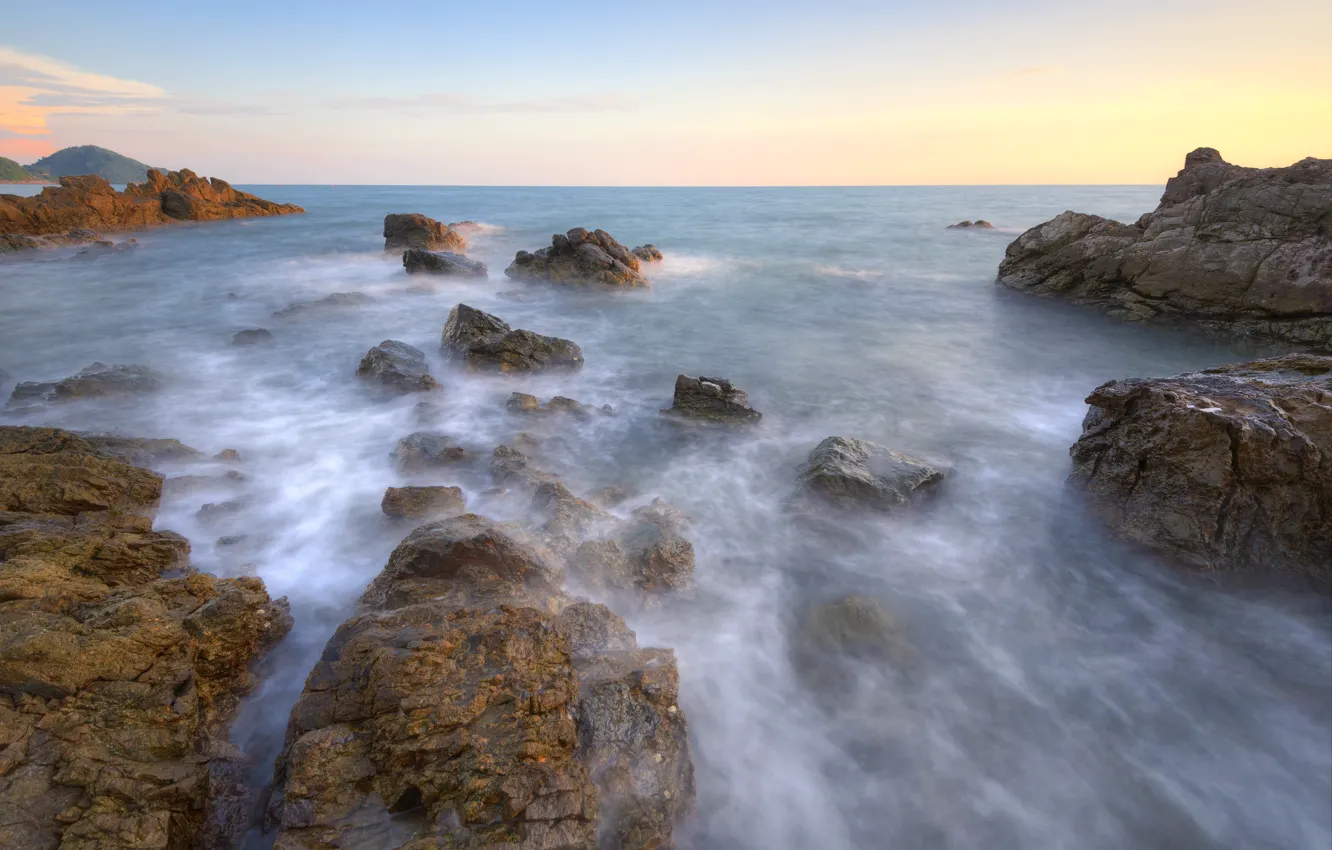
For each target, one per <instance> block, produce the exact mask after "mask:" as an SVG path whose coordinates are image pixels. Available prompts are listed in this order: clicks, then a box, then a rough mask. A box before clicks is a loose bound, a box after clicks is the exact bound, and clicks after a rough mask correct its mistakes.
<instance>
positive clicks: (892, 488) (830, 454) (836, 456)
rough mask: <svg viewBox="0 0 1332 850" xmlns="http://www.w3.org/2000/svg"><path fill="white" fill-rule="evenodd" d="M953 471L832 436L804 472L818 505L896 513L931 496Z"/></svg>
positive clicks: (806, 487)
mask: <svg viewBox="0 0 1332 850" xmlns="http://www.w3.org/2000/svg"><path fill="white" fill-rule="evenodd" d="M947 477H948V470H947V469H944V468H941V467H937V466H934V465H931V464H929V463H926V462H925V461H923V460H921V459H919V458H915V457H912V456H911V455H906V454H902V453H901V452H895V451H893V450H892V449H888V448H884V447H883V446H880V445H878V444H876V443H871V442H869V441H868V440H853V439H850V438H847V437H829V438H828V439H826V440H824V441H823V442H821V443H819V444H818V445H817V446H815V447H814V450H813V451H812V452H810V453H809V459H808V460H807V461H806V462H805V466H804V468H803V469H801V471H800V485H801V487H802V488H803V489H804V493H805V495H806V496H808V497H812V500H813V501H817V502H819V503H822V504H825V505H831V506H834V507H837V508H842V509H851V510H854V509H863V508H868V509H871V510H876V511H884V512H889V511H894V510H897V509H898V508H902V507H905V506H906V505H908V504H910V503H912V502H916V501H919V500H920V499H922V498H924V497H926V496H928V495H930V494H932V493H933V492H934V490H935V488H937V487H938V486H939V485H941V484H942V483H943V482H944V480H945V479H947Z"/></svg>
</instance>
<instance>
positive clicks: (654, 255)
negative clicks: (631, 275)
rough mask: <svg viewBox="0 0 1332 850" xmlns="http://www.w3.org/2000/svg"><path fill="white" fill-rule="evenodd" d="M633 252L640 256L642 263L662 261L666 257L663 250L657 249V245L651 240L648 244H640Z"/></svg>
mask: <svg viewBox="0 0 1332 850" xmlns="http://www.w3.org/2000/svg"><path fill="white" fill-rule="evenodd" d="M633 254H634V256H635V257H637V258H638V260H639V262H640V263H660V262H661V261H662V260H664V259H666V258H665V257H664V256H662V253H661V251H659V250H657V246H656V245H653V244H652V243H651V242H649V243H648V244H646V245H639V246H638V247H637V248H635V249H634V250H633Z"/></svg>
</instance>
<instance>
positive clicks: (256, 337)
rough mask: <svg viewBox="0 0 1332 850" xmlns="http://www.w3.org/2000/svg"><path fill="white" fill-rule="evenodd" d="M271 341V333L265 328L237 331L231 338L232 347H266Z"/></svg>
mask: <svg viewBox="0 0 1332 850" xmlns="http://www.w3.org/2000/svg"><path fill="white" fill-rule="evenodd" d="M272 341H273V332H272V331H270V330H266V329H265V328H251V329H250V330H244V331H237V332H236V335H235V336H233V337H232V338H231V344H232V345H268V344H269V343H271V342H272Z"/></svg>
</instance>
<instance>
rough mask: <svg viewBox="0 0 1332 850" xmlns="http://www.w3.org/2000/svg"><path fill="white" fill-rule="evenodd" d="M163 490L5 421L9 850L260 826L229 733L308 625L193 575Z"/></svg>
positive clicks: (129, 469)
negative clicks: (258, 672) (172, 528)
mask: <svg viewBox="0 0 1332 850" xmlns="http://www.w3.org/2000/svg"><path fill="white" fill-rule="evenodd" d="M161 482H162V480H161V478H160V477H159V476H157V475H154V474H153V473H150V472H148V471H147V470H144V469H139V468H137V467H133V466H130V465H128V464H126V463H124V462H122V461H120V460H117V459H114V458H110V457H107V456H105V455H103V454H100V453H98V452H96V451H95V450H94V448H93V447H92V446H91V445H90V444H89V443H88V441H86V440H84V439H82V438H80V437H79V436H77V435H75V434H72V433H70V432H67V431H60V430H57V429H50V428H15V427H0V812H4V817H3V818H0V846H5V847H15V848H20V847H23V848H26V847H34V848H36V847H56V846H60V847H88V848H91V847H141V848H150V847H152V848H171V847H205V846H207V847H223V846H230V843H231V842H234V841H235V840H238V839H239V837H240V833H241V832H243V830H244V828H245V825H246V824H247V823H248V822H249V820H250V818H249V817H248V816H247V815H248V809H249V808H250V806H252V804H253V803H254V802H255V798H254V793H253V791H252V790H251V789H248V788H246V787H245V786H244V784H243V773H244V771H243V769H242V768H241V766H240V764H239V763H238V761H237V760H238V758H239V756H238V753H237V751H236V750H235V748H234V747H232V746H231V745H230V744H229V743H228V742H227V738H226V729H227V724H228V723H229V722H230V720H231V718H232V716H233V715H234V712H235V709H236V705H237V703H238V701H239V699H240V697H242V696H243V695H244V694H245V693H246V692H248V691H249V690H250V689H251V688H252V687H253V686H254V684H255V681H256V680H255V677H254V674H253V671H252V667H253V665H254V663H255V662H257V661H258V660H259V659H260V658H261V657H262V656H263V655H264V653H265V652H266V651H267V650H268V649H269V648H270V647H272V646H273V644H274V643H276V642H277V641H278V640H279V639H280V638H281V637H282V636H283V635H284V634H286V632H287V630H288V629H289V628H290V626H291V619H290V617H289V615H288V614H287V610H286V604H285V600H277V601H273V600H271V599H270V598H269V596H268V594H267V593H266V592H265V590H264V586H263V583H262V582H261V581H260V580H259V579H257V578H238V579H217V578H214V577H212V576H209V575H204V574H199V573H195V572H192V571H190V570H189V569H187V568H185V563H186V560H187V557H188V553H189V544H188V543H187V542H186V541H185V539H184V538H182V537H180V536H179V535H175V534H172V533H171V532H165V531H153V530H152V519H151V517H152V514H153V513H154V512H155V511H156V508H157V504H158V499H159V498H160V495H161ZM164 576H171V577H164Z"/></svg>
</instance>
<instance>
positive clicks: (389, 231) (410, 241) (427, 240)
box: [384, 213, 467, 260]
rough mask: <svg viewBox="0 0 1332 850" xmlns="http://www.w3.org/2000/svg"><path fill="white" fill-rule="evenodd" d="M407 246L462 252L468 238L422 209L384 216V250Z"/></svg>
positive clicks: (402, 248) (399, 249)
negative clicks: (426, 214)
mask: <svg viewBox="0 0 1332 850" xmlns="http://www.w3.org/2000/svg"><path fill="white" fill-rule="evenodd" d="M410 248H419V249H421V250H423V251H449V252H452V253H455V254H461V253H463V252H464V251H466V250H467V240H466V239H463V237H462V234H461V233H458V232H457V231H456V230H453V229H452V228H451V227H450V226H449V225H446V224H441V223H440V222H438V221H435V220H434V219H433V218H430V217H429V216H425V215H422V214H421V213H391V214H389V215H386V216H384V250H385V251H405V250H407V249H410ZM404 260H405V258H404Z"/></svg>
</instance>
